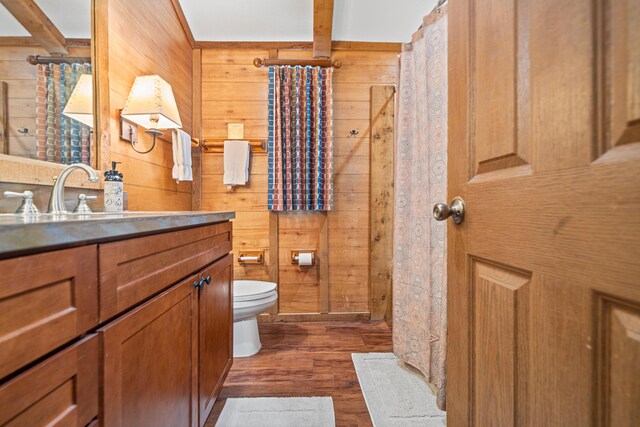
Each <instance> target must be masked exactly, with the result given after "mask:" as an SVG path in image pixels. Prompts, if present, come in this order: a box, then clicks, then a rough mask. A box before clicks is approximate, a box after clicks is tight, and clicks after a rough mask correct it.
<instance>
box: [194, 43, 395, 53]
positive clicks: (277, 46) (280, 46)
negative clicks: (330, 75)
mask: <svg viewBox="0 0 640 427" xmlns="http://www.w3.org/2000/svg"><path fill="white" fill-rule="evenodd" d="M195 48H197V49H223V50H227V49H257V50H259V49H263V50H272V49H274V50H287V49H297V50H312V49H313V42H226V41H225V42H214V41H196V42H195ZM401 49H402V43H387V42H349V41H334V42H332V43H331V50H365V51H377V52H398V53H400V52H401Z"/></svg>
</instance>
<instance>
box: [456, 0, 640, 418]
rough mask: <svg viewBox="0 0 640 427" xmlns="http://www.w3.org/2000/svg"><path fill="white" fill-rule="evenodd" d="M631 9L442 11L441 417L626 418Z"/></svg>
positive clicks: (610, 4) (633, 124)
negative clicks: (454, 208)
mask: <svg viewBox="0 0 640 427" xmlns="http://www.w3.org/2000/svg"><path fill="white" fill-rule="evenodd" d="M638 40H640V1H639V0H620V1H618V0H615V1H614V0H608V1H591V0H564V1H557V0H536V1H524V0H522V1H519V0H487V1H483V2H473V1H472V0H455V1H452V2H450V4H449V70H450V71H449V201H451V199H452V198H453V197H455V196H461V197H462V198H463V199H464V201H465V203H466V217H465V219H464V221H463V222H462V223H461V224H459V225H456V224H454V223H453V221H451V220H449V223H448V244H449V254H448V272H449V273H448V284H449V285H448V286H449V295H448V318H449V336H448V363H447V375H448V377H447V387H448V391H447V419H448V425H450V426H454V427H455V426H467V425H474V426H485V425H487V426H502V425H504V426H510V425H528V426H551V425H553V426H587V425H592V424H595V425H612V426H627V425H638V424H637V423H638V420H640V404H639V403H638V402H640V142H639V141H640V43H638Z"/></svg>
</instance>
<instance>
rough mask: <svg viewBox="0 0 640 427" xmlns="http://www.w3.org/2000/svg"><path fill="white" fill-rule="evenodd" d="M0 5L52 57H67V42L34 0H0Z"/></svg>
mask: <svg viewBox="0 0 640 427" xmlns="http://www.w3.org/2000/svg"><path fill="white" fill-rule="evenodd" d="M0 3H2V4H3V5H4V7H6V8H7V10H8V11H9V12H10V13H11V14H12V15H13V16H14V17H15V18H16V19H17V20H18V22H20V24H21V25H22V26H23V27H24V28H25V29H26V30H27V31H29V33H31V35H32V36H33V39H34V40H35V41H36V42H37V43H38V44H40V45H41V46H42V47H44V48H45V49H46V50H47V52H49V53H51V54H52V55H67V54H68V53H69V52H68V51H67V47H66V45H67V41H66V39H65V38H64V36H63V35H62V33H61V32H60V30H58V28H56V26H55V25H53V22H51V20H50V19H49V18H48V17H47V15H45V13H44V12H43V11H42V10H41V9H40V7H38V5H37V4H36V2H35V1H34V0H0Z"/></svg>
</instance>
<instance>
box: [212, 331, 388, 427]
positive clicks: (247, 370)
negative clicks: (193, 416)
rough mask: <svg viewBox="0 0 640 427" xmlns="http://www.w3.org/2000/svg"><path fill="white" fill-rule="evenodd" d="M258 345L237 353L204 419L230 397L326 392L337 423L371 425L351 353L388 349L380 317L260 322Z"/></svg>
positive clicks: (217, 412) (216, 413)
mask: <svg viewBox="0 0 640 427" xmlns="http://www.w3.org/2000/svg"><path fill="white" fill-rule="evenodd" d="M259 328H260V337H261V340H262V350H260V353H258V354H257V355H255V356H253V357H249V358H237V359H235V360H234V361H233V367H232V368H231V372H229V376H228V377H227V380H226V381H225V384H224V387H223V388H222V391H221V393H220V397H219V399H218V401H217V402H216V403H215V406H214V408H213V411H212V412H211V415H210V416H209V419H208V420H207V422H206V424H205V425H206V426H207V427H213V426H214V425H215V423H216V420H217V419H218V417H219V416H220V413H221V411H222V408H223V407H224V404H225V401H226V399H227V398H229V397H311V396H331V397H332V398H333V406H334V409H335V414H336V426H337V427H342V426H371V419H370V418H369V412H368V411H367V405H366V403H365V401H364V397H363V395H362V391H361V390H360V385H359V384H358V378H357V376H356V371H355V368H354V367H353V362H352V361H351V353H368V352H389V351H391V328H390V326H389V325H388V324H387V323H385V322H309V323H261V324H259Z"/></svg>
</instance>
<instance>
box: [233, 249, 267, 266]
mask: <svg viewBox="0 0 640 427" xmlns="http://www.w3.org/2000/svg"><path fill="white" fill-rule="evenodd" d="M238 264H264V251H240V252H239V253H238Z"/></svg>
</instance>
